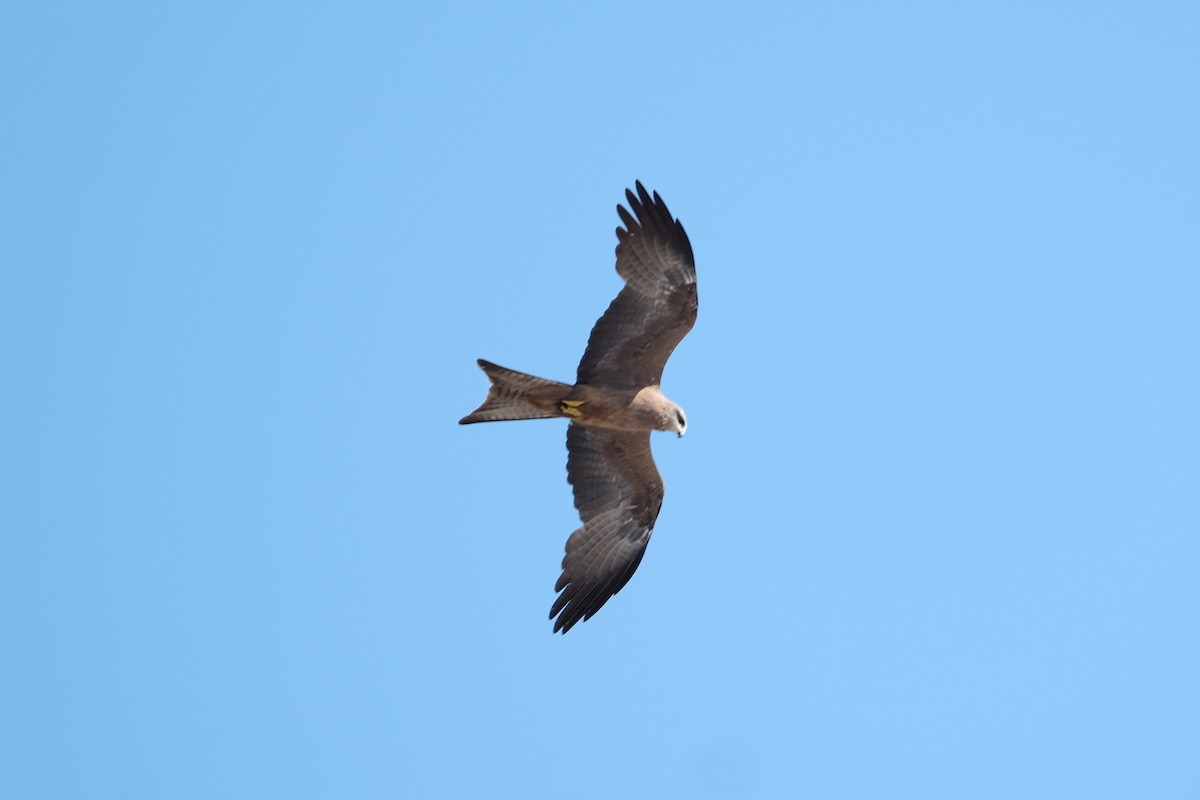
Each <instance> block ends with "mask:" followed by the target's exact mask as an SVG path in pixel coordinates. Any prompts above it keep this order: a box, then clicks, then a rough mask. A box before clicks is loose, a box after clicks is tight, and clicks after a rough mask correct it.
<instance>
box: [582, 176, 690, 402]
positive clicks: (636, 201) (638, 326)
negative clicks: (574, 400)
mask: <svg viewBox="0 0 1200 800" xmlns="http://www.w3.org/2000/svg"><path fill="white" fill-rule="evenodd" d="M625 197H626V199H627V200H628V201H629V208H630V209H632V212H633V213H630V212H629V211H626V210H625V209H624V208H623V207H622V206H617V214H619V215H620V217H621V221H622V222H623V223H625V227H623V228H617V273H618V274H619V275H620V276H621V277H622V278H624V279H625V286H624V288H622V289H621V292H620V293H619V294H618V295H617V297H616V299H614V300H613V301H612V304H611V305H609V307H608V310H607V311H605V312H604V315H603V316H601V317H600V319H599V320H597V321H596V325H595V327H593V328H592V335H591V337H590V338H589V339H588V346H587V350H585V351H584V353H583V359H582V360H581V361H580V362H579V372H578V377H577V379H576V382H577V383H596V384H600V383H603V384H609V385H612V386H627V387H638V388H640V387H642V386H651V385H657V384H658V383H659V382H660V381H661V380H662V371H663V366H664V365H666V363H667V359H668V358H670V357H671V351H673V350H674V349H675V346H676V345H677V344H679V342H680V341H681V340H682V339H683V337H684V336H685V335H687V332H688V331H690V330H691V329H692V325H694V324H695V323H696V309H697V306H698V303H697V296H696V263H695V260H694V259H693V257H692V245H691V242H689V241H688V237H687V233H686V232H685V231H684V230H683V225H682V224H680V222H679V220H677V219H674V218H672V216H671V212H670V211H669V210H667V204H666V203H664V202H663V200H662V198H661V197H659V196H658V192H655V193H654V196H653V198H651V196H650V195H649V194H648V193H647V192H646V189H645V187H643V186H642V184H641V181H638V183H637V195H636V196H635V195H634V193H633V192H631V191H630V190H628V189H626V190H625Z"/></svg>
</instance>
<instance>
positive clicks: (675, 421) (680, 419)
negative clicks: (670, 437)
mask: <svg viewBox="0 0 1200 800" xmlns="http://www.w3.org/2000/svg"><path fill="white" fill-rule="evenodd" d="M667 413H668V414H669V415H670V418H669V420H668V422H667V430H669V431H674V432H675V433H677V434H679V438H680V439H682V438H683V435H684V434H685V433H687V415H686V414H684V413H683V409H682V408H680V407H679V406H677V405H675V404H674V403H672V404H671V409H670V410H669V411H668V412H667Z"/></svg>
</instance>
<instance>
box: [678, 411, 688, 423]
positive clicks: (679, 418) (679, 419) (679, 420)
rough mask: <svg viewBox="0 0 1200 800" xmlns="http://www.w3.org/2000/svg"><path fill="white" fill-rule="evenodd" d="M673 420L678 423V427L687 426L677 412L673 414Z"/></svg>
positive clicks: (681, 415)
mask: <svg viewBox="0 0 1200 800" xmlns="http://www.w3.org/2000/svg"><path fill="white" fill-rule="evenodd" d="M675 420H676V421H677V422H678V423H679V424H680V425H687V422H686V421H685V420H684V418H683V414H680V413H679V412H678V411H676V412H675Z"/></svg>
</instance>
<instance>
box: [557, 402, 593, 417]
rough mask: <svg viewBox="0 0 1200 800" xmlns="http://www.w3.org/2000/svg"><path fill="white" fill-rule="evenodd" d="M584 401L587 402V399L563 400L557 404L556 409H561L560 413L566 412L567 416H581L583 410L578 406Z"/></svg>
mask: <svg viewBox="0 0 1200 800" xmlns="http://www.w3.org/2000/svg"><path fill="white" fill-rule="evenodd" d="M585 402H587V401H586V400H563V401H562V402H561V403H559V404H558V410H559V411H561V412H562V413H564V414H566V415H567V416H568V417H578V416H582V415H583V412H582V411H580V410H579V407H580V406H581V405H583V404H584V403H585Z"/></svg>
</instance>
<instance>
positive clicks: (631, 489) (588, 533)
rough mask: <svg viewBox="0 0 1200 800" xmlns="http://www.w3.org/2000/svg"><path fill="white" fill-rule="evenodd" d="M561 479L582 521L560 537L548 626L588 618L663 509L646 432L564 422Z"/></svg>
mask: <svg viewBox="0 0 1200 800" xmlns="http://www.w3.org/2000/svg"><path fill="white" fill-rule="evenodd" d="M567 480H569V481H570V482H571V485H572V486H573V487H574V491H575V507H576V508H578V509H579V518H580V519H581V520H583V526H582V527H580V528H578V529H576V531H575V532H574V533H572V534H571V538H569V539H567V554H566V556H564V557H563V562H562V567H563V571H562V576H561V577H560V578H559V579H558V583H556V584H555V585H554V591H556V592H561V593H562V594H560V595H559V596H558V599H557V600H555V601H554V605H553V606H551V608H550V618H551V619H554V618H555V617H557V619H555V620H554V632H555V633H557V632H558V631H560V630H561V631H562V632H563V633H566V632H567V631H569V630H571V627H572V626H573V625H574V624H575V623H576V622H579V621H580V620H581V619H584V620H586V619H590V618H591V616H592V615H593V614H595V613H596V612H597V611H599V610H600V608H601V607H602V606H603V605H604V604H605V603H606V602H608V598H610V597H612V596H613V595H614V594H616V593H617V592H619V591H621V589H622V588H623V587H624V586H625V584H626V583H628V582H629V579H630V578H631V577H632V576H633V573H634V570H636V569H637V568H638V564H640V563H641V562H642V556H643V555H644V554H645V552H646V544H647V543H648V542H649V541H650V533H651V532H652V531H653V530H654V521H655V520H656V519H658V512H659V509H661V508H662V499H663V482H662V477H660V476H659V474H658V469H657V468H656V467H655V466H654V458H653V457H652V456H651V454H650V434H649V432H646V431H641V432H637V431H633V432H630V431H614V430H608V429H605V428H591V427H585V426H583V425H575V424H572V425H570V426H569V427H568V428H567Z"/></svg>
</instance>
